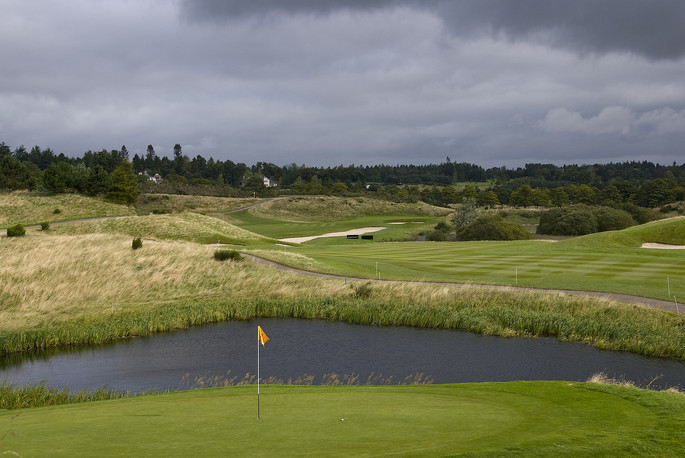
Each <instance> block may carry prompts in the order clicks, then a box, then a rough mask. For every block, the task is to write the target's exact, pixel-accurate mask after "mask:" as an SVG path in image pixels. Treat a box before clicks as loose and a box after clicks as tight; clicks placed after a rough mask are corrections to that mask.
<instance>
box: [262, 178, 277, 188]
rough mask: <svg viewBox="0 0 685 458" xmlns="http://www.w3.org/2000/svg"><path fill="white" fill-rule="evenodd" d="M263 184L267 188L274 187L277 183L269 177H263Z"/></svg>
mask: <svg viewBox="0 0 685 458" xmlns="http://www.w3.org/2000/svg"><path fill="white" fill-rule="evenodd" d="M264 186H266V187H267V188H275V187H276V186H278V183H276V182H275V181H274V180H272V179H271V178H268V177H264Z"/></svg>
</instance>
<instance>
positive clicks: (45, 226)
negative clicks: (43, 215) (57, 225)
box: [40, 221, 50, 231]
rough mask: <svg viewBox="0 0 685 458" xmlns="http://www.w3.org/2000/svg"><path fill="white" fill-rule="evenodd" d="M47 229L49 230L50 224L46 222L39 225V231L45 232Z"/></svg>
mask: <svg viewBox="0 0 685 458" xmlns="http://www.w3.org/2000/svg"><path fill="white" fill-rule="evenodd" d="M48 229H50V223H49V222H48V221H43V222H42V223H40V230H41V231H47V230H48Z"/></svg>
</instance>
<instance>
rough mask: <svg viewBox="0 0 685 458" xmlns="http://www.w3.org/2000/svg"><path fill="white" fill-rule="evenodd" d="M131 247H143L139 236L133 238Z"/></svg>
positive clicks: (135, 248)
mask: <svg viewBox="0 0 685 458" xmlns="http://www.w3.org/2000/svg"><path fill="white" fill-rule="evenodd" d="M131 248H133V249H134V250H137V249H138V248H143V241H142V240H141V239H140V237H138V238H135V239H133V243H131Z"/></svg>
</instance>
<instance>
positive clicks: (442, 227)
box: [433, 221, 452, 232]
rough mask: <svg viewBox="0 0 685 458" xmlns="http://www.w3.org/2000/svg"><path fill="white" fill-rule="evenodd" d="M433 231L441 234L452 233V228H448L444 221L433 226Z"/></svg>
mask: <svg viewBox="0 0 685 458" xmlns="http://www.w3.org/2000/svg"><path fill="white" fill-rule="evenodd" d="M433 229H435V230H436V231H442V232H451V231H452V228H451V227H450V225H449V224H447V223H446V222H444V221H440V222H439V223H438V224H436V225H435V227H434V228H433Z"/></svg>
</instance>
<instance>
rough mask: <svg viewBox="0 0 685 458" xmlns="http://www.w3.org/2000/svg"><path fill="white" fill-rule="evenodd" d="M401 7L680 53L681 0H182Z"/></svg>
mask: <svg viewBox="0 0 685 458" xmlns="http://www.w3.org/2000/svg"><path fill="white" fill-rule="evenodd" d="M397 7H409V8H413V9H420V10H425V11H429V12H432V13H434V14H437V15H438V16H439V17H440V18H442V20H443V21H444V24H445V27H446V29H447V30H449V31H450V33H452V34H454V35H456V36H459V37H469V36H475V35H482V34H490V35H493V36H497V37H505V38H507V39H509V40H532V41H536V42H543V43H545V44H549V45H552V46H555V47H560V48H566V49H570V50H573V51H575V52H579V53H600V54H603V53H607V52H630V53H634V54H637V55H640V56H643V57H645V58H648V59H654V60H659V59H679V58H681V57H683V56H685V38H684V37H683V24H685V2H683V1H682V0H652V1H646V0H573V1H570V0H518V1H511V0H461V1H453V0H368V1H365V0H294V1H282V0H261V1H257V0H228V1H223V0H184V1H183V3H182V7H181V11H182V15H183V16H184V17H187V18H189V19H190V20H200V21H205V20H218V21H220V20H226V19H237V18H245V17H264V16H269V15H274V14H276V15H278V14H282V15H287V14H330V13H334V12H337V11H345V10H347V11H350V10H351V11H369V10H379V9H389V8H397Z"/></svg>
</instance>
